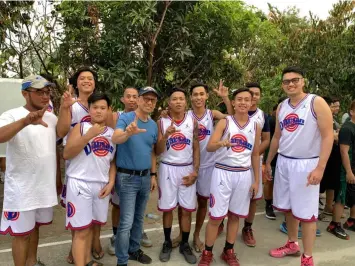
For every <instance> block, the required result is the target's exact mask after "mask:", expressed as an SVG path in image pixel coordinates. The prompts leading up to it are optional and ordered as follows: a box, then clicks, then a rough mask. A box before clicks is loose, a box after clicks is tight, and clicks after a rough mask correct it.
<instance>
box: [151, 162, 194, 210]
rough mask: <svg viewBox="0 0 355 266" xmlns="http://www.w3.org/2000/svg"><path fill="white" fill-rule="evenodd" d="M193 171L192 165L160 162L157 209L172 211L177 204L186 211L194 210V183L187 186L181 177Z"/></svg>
mask: <svg viewBox="0 0 355 266" xmlns="http://www.w3.org/2000/svg"><path fill="white" fill-rule="evenodd" d="M192 172H193V166H192V165H187V166H172V165H168V164H165V163H160V166H159V200H158V210H159V211H162V212H168V211H172V210H174V209H175V208H176V206H177V205H178V204H179V206H180V207H181V208H183V209H184V210H186V211H189V212H193V211H195V210H196V183H195V184H193V185H191V186H189V187H187V186H185V185H183V184H182V182H183V177H184V176H188V175H189V174H191V173H192Z"/></svg>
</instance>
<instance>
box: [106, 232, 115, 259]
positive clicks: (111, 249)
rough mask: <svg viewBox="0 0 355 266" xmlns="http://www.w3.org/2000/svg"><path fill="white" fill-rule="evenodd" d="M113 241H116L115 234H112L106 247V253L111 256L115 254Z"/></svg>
mask: <svg viewBox="0 0 355 266" xmlns="http://www.w3.org/2000/svg"><path fill="white" fill-rule="evenodd" d="M115 241H116V236H115V235H112V236H111V238H110V243H109V244H108V249H107V253H108V254H110V255H111V256H113V255H115Z"/></svg>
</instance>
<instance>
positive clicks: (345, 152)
mask: <svg viewBox="0 0 355 266" xmlns="http://www.w3.org/2000/svg"><path fill="white" fill-rule="evenodd" d="M349 149H350V146H349V145H346V144H340V155H341V161H342V163H343V166H344V168H345V171H346V175H353V171H352V169H351V163H350V157H349Z"/></svg>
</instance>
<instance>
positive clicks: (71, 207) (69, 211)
mask: <svg viewBox="0 0 355 266" xmlns="http://www.w3.org/2000/svg"><path fill="white" fill-rule="evenodd" d="M74 214H75V206H74V204H73V203H71V202H67V216H68V218H71V217H73V216H74Z"/></svg>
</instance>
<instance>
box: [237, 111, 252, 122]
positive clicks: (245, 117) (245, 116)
mask: <svg viewBox="0 0 355 266" xmlns="http://www.w3.org/2000/svg"><path fill="white" fill-rule="evenodd" d="M234 118H235V120H237V121H238V122H242V123H246V122H247V121H248V120H249V115H248V114H247V113H246V114H241V113H237V112H235V113H234Z"/></svg>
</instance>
